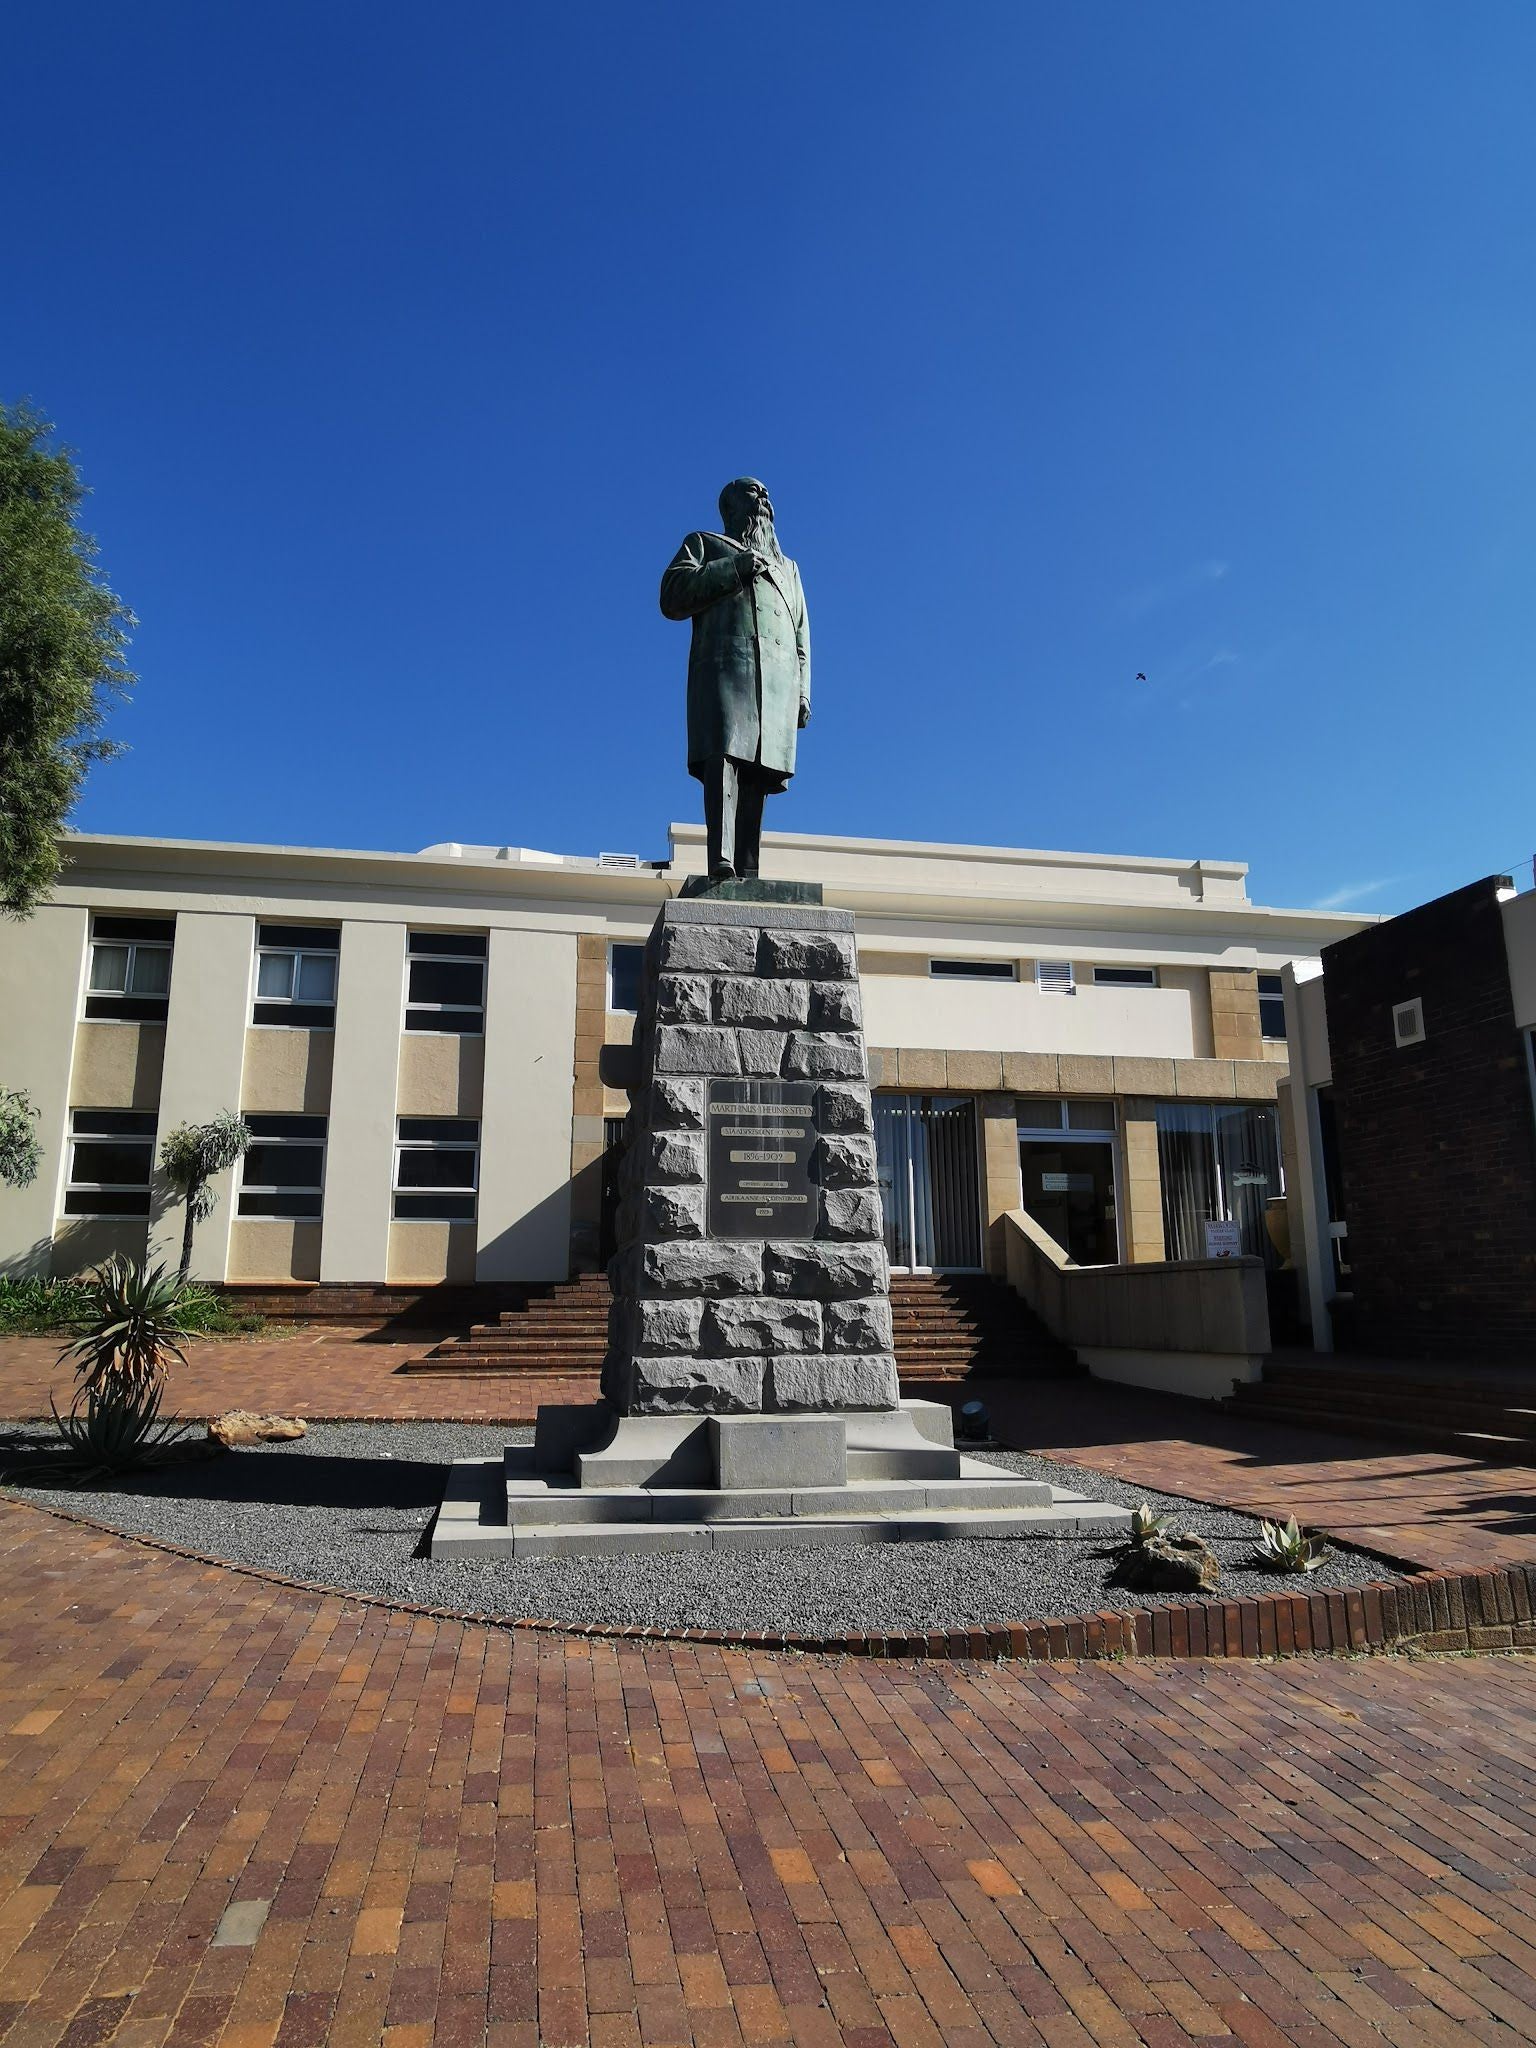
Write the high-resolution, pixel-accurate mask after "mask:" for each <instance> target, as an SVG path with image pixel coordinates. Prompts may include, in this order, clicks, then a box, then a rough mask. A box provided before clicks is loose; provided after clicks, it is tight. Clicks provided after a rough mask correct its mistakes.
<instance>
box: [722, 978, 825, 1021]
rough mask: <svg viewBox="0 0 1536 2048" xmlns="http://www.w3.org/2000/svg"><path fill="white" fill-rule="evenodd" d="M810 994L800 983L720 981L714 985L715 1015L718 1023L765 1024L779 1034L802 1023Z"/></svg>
mask: <svg viewBox="0 0 1536 2048" xmlns="http://www.w3.org/2000/svg"><path fill="white" fill-rule="evenodd" d="M810 1005H811V992H810V989H809V988H808V987H807V985H806V984H805V983H804V982H803V981H757V980H751V981H721V982H717V983H716V984H715V1016H716V1018H717V1019H718V1021H719V1022H720V1023H722V1024H766V1025H771V1026H774V1027H776V1028H777V1029H778V1030H780V1031H787V1030H788V1029H789V1028H790V1027H791V1026H792V1025H795V1024H803V1023H804V1022H805V1020H806V1018H807V1016H808V1015H809V1014H810Z"/></svg>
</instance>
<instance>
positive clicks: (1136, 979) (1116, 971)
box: [1093, 967, 1157, 988]
mask: <svg viewBox="0 0 1536 2048" xmlns="http://www.w3.org/2000/svg"><path fill="white" fill-rule="evenodd" d="M1093 985H1094V987H1095V988H1156V987H1157V969H1156V968H1155V967H1095V969H1094V970H1093Z"/></svg>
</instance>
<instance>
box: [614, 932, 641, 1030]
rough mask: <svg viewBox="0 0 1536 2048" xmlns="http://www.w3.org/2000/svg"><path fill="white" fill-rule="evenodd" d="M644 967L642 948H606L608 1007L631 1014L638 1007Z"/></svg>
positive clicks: (615, 946) (617, 946) (616, 946)
mask: <svg viewBox="0 0 1536 2048" xmlns="http://www.w3.org/2000/svg"><path fill="white" fill-rule="evenodd" d="M644 966H645V948H644V946H620V945H611V946H610V947H609V948H608V1007H609V1009H610V1010H619V1011H623V1012H625V1013H633V1012H634V1011H636V1010H638V1009H639V1007H640V974H641V970H642V968H643V967H644Z"/></svg>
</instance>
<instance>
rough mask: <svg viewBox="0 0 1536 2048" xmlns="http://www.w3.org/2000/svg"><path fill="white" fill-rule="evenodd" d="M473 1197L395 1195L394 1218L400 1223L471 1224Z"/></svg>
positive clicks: (473, 1206) (473, 1212) (473, 1209)
mask: <svg viewBox="0 0 1536 2048" xmlns="http://www.w3.org/2000/svg"><path fill="white" fill-rule="evenodd" d="M474 1214H475V1198H474V1196H473V1195H445V1194H435V1195H396V1197H395V1217H396V1220H397V1221H398V1222H401V1223H411V1222H415V1223H460V1222H472V1221H473V1220H474Z"/></svg>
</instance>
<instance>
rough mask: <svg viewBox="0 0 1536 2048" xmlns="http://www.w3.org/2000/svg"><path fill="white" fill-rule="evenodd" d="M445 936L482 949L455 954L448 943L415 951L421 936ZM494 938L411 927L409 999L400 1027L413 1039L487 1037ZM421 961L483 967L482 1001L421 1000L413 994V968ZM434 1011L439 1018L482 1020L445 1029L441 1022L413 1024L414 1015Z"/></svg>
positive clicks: (407, 945)
mask: <svg viewBox="0 0 1536 2048" xmlns="http://www.w3.org/2000/svg"><path fill="white" fill-rule="evenodd" d="M419 938H420V939H441V940H444V941H453V940H458V941H460V942H463V941H465V940H467V941H468V942H469V943H470V946H471V948H473V947H474V946H475V945H477V944H478V946H479V948H480V950H479V951H478V952H475V951H473V950H471V951H469V952H467V953H454V952H450V951H449V950H448V949H447V946H446V945H444V946H442V947H439V948H432V947H423V949H422V950H421V951H420V952H419V953H418V952H417V951H416V950H415V941H416V940H417V939H419ZM490 950H491V939H490V933H489V932H453V931H447V932H439V931H433V930H431V929H430V928H428V927H426V926H422V927H420V928H419V929H416V930H412V929H411V928H410V927H407V929H406V934H405V1001H404V1004H403V1006H402V1009H401V1017H400V1029H401V1032H402V1034H408V1035H409V1036H410V1037H412V1038H483V1037H484V1036H485V995H486V981H487V979H488V973H487V970H488V969H489V967H490ZM418 960H422V961H428V962H435V963H437V964H438V965H440V966H441V965H445V964H446V965H451V966H455V967H478V968H479V970H480V1000H479V1002H478V1003H431V1002H418V1001H417V1000H416V999H415V998H414V997H413V996H412V994H411V969H412V967H413V966H414V965H415V963H416V962H417V961H418ZM413 1011H414V1012H415V1013H416V1014H417V1015H418V1016H420V1015H425V1014H430V1015H433V1016H437V1017H450V1016H451V1017H469V1016H478V1017H479V1019H480V1021H479V1024H478V1025H477V1026H476V1027H475V1029H474V1030H464V1031H454V1030H445V1029H443V1028H442V1027H441V1026H440V1025H439V1026H433V1025H430V1024H413V1023H412V1022H411V1014H412V1012H413Z"/></svg>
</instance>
